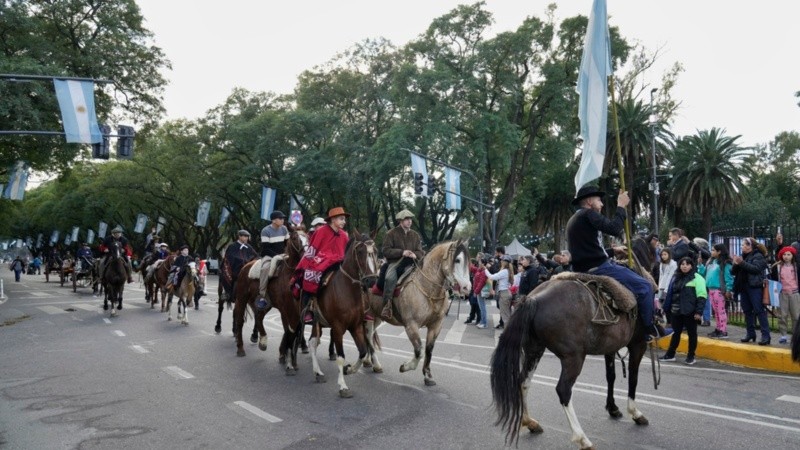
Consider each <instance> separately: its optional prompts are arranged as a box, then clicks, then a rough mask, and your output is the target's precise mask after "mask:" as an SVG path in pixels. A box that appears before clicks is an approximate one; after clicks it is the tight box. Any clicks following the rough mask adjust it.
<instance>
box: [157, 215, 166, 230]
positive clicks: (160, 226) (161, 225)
mask: <svg viewBox="0 0 800 450" xmlns="http://www.w3.org/2000/svg"><path fill="white" fill-rule="evenodd" d="M166 224H167V219H165V218H163V217H161V216H158V221H157V222H156V234H158V233H161V230H163V229H164V225H166Z"/></svg>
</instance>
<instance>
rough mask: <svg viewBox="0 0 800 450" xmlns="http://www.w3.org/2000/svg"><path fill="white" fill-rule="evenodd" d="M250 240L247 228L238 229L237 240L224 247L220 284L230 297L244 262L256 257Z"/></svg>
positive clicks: (256, 254)
mask: <svg viewBox="0 0 800 450" xmlns="http://www.w3.org/2000/svg"><path fill="white" fill-rule="evenodd" d="M249 241H250V232H249V231H247V230H239V233H238V240H237V241H235V242H232V243H231V244H230V245H228V247H227V248H226V249H225V257H224V259H223V267H222V277H221V278H222V280H221V281H222V282H221V285H222V286H223V288H224V289H225V293H226V294H227V295H228V296H229V297H228V298H232V296H233V289H234V283H235V281H236V280H237V279H238V278H239V272H240V271H241V270H242V267H244V265H245V264H247V263H248V262H249V261H250V260H253V259H255V258H258V253H256V251H255V250H254V249H253V247H251V246H250V244H249V243H248V242H249Z"/></svg>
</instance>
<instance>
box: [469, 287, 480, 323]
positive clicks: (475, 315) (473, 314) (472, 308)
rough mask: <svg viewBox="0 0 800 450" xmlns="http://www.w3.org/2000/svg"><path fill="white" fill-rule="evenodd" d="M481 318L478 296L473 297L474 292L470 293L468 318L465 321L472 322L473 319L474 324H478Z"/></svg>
mask: <svg viewBox="0 0 800 450" xmlns="http://www.w3.org/2000/svg"><path fill="white" fill-rule="evenodd" d="M481 317H483V316H482V314H481V310H480V308H479V307H478V296H477V295H475V293H474V292H471V293H470V294H469V317H468V318H467V321H469V322H472V320H473V319H474V320H475V323H480V321H481Z"/></svg>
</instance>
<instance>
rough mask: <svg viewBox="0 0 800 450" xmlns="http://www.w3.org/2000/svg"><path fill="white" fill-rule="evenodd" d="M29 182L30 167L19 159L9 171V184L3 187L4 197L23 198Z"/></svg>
mask: <svg viewBox="0 0 800 450" xmlns="http://www.w3.org/2000/svg"><path fill="white" fill-rule="evenodd" d="M27 184H28V168H27V167H26V165H25V163H24V162H23V161H17V162H16V163H15V164H14V166H13V167H12V168H11V169H10V170H9V172H8V184H6V187H5V189H3V198H7V199H10V200H22V198H23V197H24V196H25V186H26V185H27Z"/></svg>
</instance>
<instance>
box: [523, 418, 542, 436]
mask: <svg viewBox="0 0 800 450" xmlns="http://www.w3.org/2000/svg"><path fill="white" fill-rule="evenodd" d="M526 426H527V427H528V431H530V432H531V434H540V433H544V428H542V426H541V425H539V422H536V421H535V420H531V421H530V422H529V423H528V425H526Z"/></svg>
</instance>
